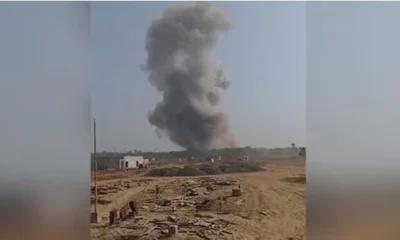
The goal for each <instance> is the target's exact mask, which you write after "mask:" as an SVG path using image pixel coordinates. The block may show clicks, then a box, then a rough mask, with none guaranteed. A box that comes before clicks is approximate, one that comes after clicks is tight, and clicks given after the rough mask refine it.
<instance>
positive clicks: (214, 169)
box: [146, 163, 264, 177]
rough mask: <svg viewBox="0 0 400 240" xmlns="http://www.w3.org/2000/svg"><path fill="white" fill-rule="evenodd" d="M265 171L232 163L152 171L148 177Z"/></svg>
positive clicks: (248, 165) (252, 166)
mask: <svg viewBox="0 0 400 240" xmlns="http://www.w3.org/2000/svg"><path fill="white" fill-rule="evenodd" d="M258 171H264V168H262V167H259V166H257V165H252V164H248V163H231V164H223V165H222V164H221V165H214V164H201V165H189V166H185V167H183V168H179V167H172V168H158V169H152V170H150V171H149V172H148V173H147V174H146V175H147V176H152V177H167V176H169V177H172V176H202V175H218V174H226V173H244V172H258Z"/></svg>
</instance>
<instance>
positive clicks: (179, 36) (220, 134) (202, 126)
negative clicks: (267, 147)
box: [145, 2, 237, 150]
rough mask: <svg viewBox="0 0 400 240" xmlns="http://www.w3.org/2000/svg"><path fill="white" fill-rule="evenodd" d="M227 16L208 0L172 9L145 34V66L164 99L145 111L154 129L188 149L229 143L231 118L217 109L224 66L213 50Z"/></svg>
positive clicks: (225, 80)
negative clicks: (150, 110) (219, 62)
mask: <svg viewBox="0 0 400 240" xmlns="http://www.w3.org/2000/svg"><path fill="white" fill-rule="evenodd" d="M230 29H231V23H230V21H229V19H228V18H227V17H226V16H225V15H224V14H223V13H222V12H219V11H212V10H211V9H210V6H209V4H208V3H206V2H199V3H196V4H195V5H185V6H180V7H170V8H167V9H166V10H165V11H164V14H163V16H162V17H161V18H159V19H156V20H154V21H153V22H152V24H151V26H150V28H149V29H148V32H147V39H146V40H147V42H146V50H147V53H148V58H147V64H146V67H145V70H146V71H147V72H148V74H149V81H150V83H151V84H152V85H153V86H154V87H155V88H157V90H158V91H159V92H160V93H162V96H163V99H162V101H161V102H159V103H158V104H157V106H156V108H155V109H154V110H153V111H152V112H151V113H150V114H149V116H148V120H149V123H150V124H151V125H153V126H155V127H156V132H157V134H158V135H159V134H160V133H163V134H167V135H168V137H169V138H170V140H171V141H173V142H174V143H176V144H177V145H179V146H181V147H184V148H186V149H196V150H205V149H210V148H221V147H229V146H231V147H233V146H236V145H237V142H236V139H235V138H234V137H233V135H232V134H231V133H230V127H229V119H228V117H227V115H226V114H225V113H224V112H222V111H221V110H220V109H219V108H218V105H219V102H220V93H221V91H223V90H225V89H227V88H228V87H229V80H228V78H227V76H226V75H225V73H224V71H223V68H222V67H221V66H220V65H219V64H217V63H216V62H215V61H213V59H212V57H211V54H212V50H213V48H214V45H215V42H216V40H217V35H218V34H219V33H223V32H227V31H229V30H230Z"/></svg>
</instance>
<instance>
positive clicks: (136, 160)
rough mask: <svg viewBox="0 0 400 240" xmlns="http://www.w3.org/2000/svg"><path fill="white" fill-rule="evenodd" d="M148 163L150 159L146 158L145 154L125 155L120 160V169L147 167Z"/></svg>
mask: <svg viewBox="0 0 400 240" xmlns="http://www.w3.org/2000/svg"><path fill="white" fill-rule="evenodd" d="M148 164H149V160H148V159H144V158H143V156H125V157H124V158H123V159H120V160H119V168H120V169H128V168H145V167H146V166H147V165H148Z"/></svg>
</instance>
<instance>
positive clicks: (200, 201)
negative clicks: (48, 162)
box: [91, 159, 306, 240]
mask: <svg viewBox="0 0 400 240" xmlns="http://www.w3.org/2000/svg"><path fill="white" fill-rule="evenodd" d="M265 168H266V171H264V172H257V173H245V174H229V175H218V176H215V175H214V176H201V177H166V178H154V177H153V178H149V177H145V176H143V175H137V174H136V175H135V174H133V173H130V174H129V176H128V177H127V178H123V179H117V180H106V181H101V182H100V183H99V192H100V194H99V198H100V199H101V200H103V202H102V203H103V204H99V205H98V211H99V212H100V213H101V214H102V215H103V217H104V219H103V221H102V223H100V224H92V231H91V238H92V239H98V240H103V239H237V240H242V239H248V240H253V239H254V240H256V239H265V240H268V239H271V240H272V239H273V240H290V239H291V240H304V239H306V237H305V209H306V207H305V191H306V185H305V181H304V180H305V179H304V174H305V163H304V161H303V160H299V159H294V160H280V161H277V162H269V164H266V165H265ZM302 180H303V181H302ZM156 185H158V186H159V187H160V189H161V194H159V196H158V198H157V199H156V194H155V186H156ZM239 187H240V190H241V196H238V197H233V196H232V189H238V188H239ZM107 201H108V202H107ZM129 201H135V202H136V203H137V204H138V206H139V214H136V215H134V214H132V213H131V215H130V216H128V217H127V218H125V219H120V220H118V221H117V222H116V223H114V224H113V225H112V226H108V221H109V220H108V214H109V212H110V211H111V210H113V209H118V210H119V209H121V208H123V207H124V206H125V208H127V207H126V206H127V204H128V202H129ZM128 208H129V207H128ZM129 211H130V210H129ZM172 225H177V226H178V232H179V234H177V235H173V236H170V235H169V234H168V228H169V227H170V226H172Z"/></svg>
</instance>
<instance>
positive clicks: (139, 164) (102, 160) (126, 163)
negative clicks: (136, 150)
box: [91, 156, 149, 170]
mask: <svg viewBox="0 0 400 240" xmlns="http://www.w3.org/2000/svg"><path fill="white" fill-rule="evenodd" d="M121 157H122V159H121ZM148 164H149V160H148V159H144V158H143V156H119V157H118V156H116V157H114V156H113V157H98V158H97V169H98V170H107V169H135V168H143V167H144V168H145V167H147V165H148ZM91 168H92V170H94V161H93V159H92V166H91Z"/></svg>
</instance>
